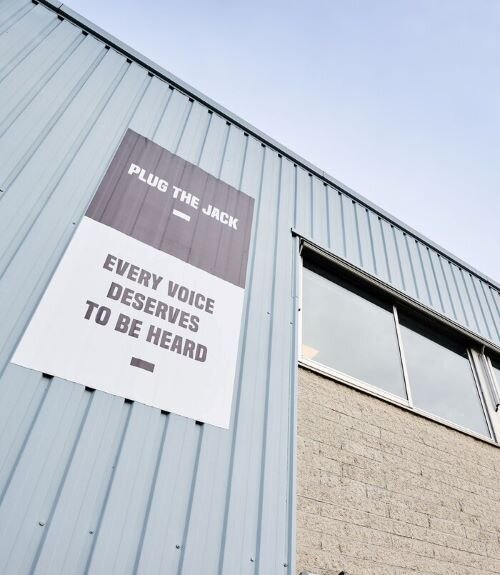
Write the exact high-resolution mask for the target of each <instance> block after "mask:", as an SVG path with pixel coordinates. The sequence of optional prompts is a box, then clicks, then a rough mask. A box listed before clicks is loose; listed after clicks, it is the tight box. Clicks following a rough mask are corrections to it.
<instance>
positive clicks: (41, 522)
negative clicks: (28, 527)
mask: <svg viewBox="0 0 500 575" xmlns="http://www.w3.org/2000/svg"><path fill="white" fill-rule="evenodd" d="M38 525H40V527H43V526H44V525H45V521H44V520H43V519H40V521H39V522H38Z"/></svg>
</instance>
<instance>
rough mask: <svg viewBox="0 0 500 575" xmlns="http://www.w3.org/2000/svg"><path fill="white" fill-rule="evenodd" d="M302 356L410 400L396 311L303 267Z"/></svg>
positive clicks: (354, 289)
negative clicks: (395, 322) (397, 328)
mask: <svg viewBox="0 0 500 575" xmlns="http://www.w3.org/2000/svg"><path fill="white" fill-rule="evenodd" d="M303 308H304V313H303V329H302V341H303V347H302V357H304V358H308V359H313V360H314V361H316V362H319V363H322V364H323V365H326V366H329V367H332V368H334V369H335V370H338V371H340V372H342V373H345V374H347V375H350V376H352V377H355V378H357V379H360V380H362V381H364V382H366V383H369V384H371V385H374V386H376V387H379V388H380V389H383V390H385V391H388V392H390V393H393V394H394V395H398V396H399V397H404V398H406V390H405V385H404V379H403V371H402V367H401V359H400V354H399V348H398V340H397V335H396V328H395V324H394V316H393V313H392V307H391V306H386V305H385V304H383V303H382V302H380V301H377V300H376V299H375V298H372V297H371V296H368V295H367V294H366V293H365V294H363V293H362V292H359V290H357V289H356V288H354V287H353V286H350V285H348V284H346V283H344V282H340V280H338V279H335V281H332V280H330V279H327V278H326V277H323V276H322V275H320V274H319V273H315V272H314V271H311V270H310V269H304V283H303Z"/></svg>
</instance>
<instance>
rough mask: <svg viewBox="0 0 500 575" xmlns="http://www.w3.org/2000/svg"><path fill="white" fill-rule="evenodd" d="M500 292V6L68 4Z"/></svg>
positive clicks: (407, 2)
mask: <svg viewBox="0 0 500 575" xmlns="http://www.w3.org/2000/svg"><path fill="white" fill-rule="evenodd" d="M66 4H67V6H69V7H70V8H72V9H74V10H76V11H77V12H79V13H80V14H81V15H83V16H85V17H86V18H88V19H89V20H91V21H92V22H94V23H95V24H97V25H98V26H100V27H101V28H103V29H105V30H106V31H108V32H110V33H111V34H113V35H114V36H116V37H117V38H119V39H120V40H122V41H123V42H126V43H127V44H129V45H130V46H132V47H133V48H134V49H135V50H137V51H139V52H141V53H142V54H144V55H145V56H147V57H148V58H150V59H151V60H153V61H155V62H157V63H158V64H159V65H161V66H162V67H164V68H166V69H167V70H168V71H170V72H172V73H173V74H175V75H176V76H178V77H179V78H181V79H182V80H184V81H185V82H187V83H188V84H190V85H192V86H193V87H194V88H196V89H198V90H199V91H201V92H202V93H204V94H206V95H207V96H208V97H210V98H212V99H213V100H215V101H216V102H218V103H220V104H221V105H223V106H224V107H226V108H228V109H229V110H231V111H232V112H233V113H235V114H237V115H238V116H240V117H241V118H243V119H244V120H246V121H248V122H250V123H251V124H253V125H254V126H255V127H256V128H258V129H259V130H261V131H263V132H265V133H266V134H268V135H269V136H271V137H272V138H274V139H275V140H277V141H278V142H280V143H281V144H283V145H284V146H286V147H288V148H290V149H291V150H293V151H294V152H296V153H297V154H299V155H301V156H303V157H304V158H305V159H307V160H308V161H310V162H312V163H313V164H316V165H317V166H318V167H319V168H321V169H322V170H324V171H326V172H327V173H329V174H331V175H332V176H333V177H335V178H336V179H338V180H340V181H341V182H343V183H344V184H346V185H347V186H349V187H350V188H352V189H354V190H356V191H357V192H358V193H360V194H362V195H363V196H365V197H366V198H368V199H369V200H371V201H372V202H374V203H376V204H377V205H379V206H380V207H381V208H382V209H384V210H386V211H387V212H389V213H391V214H393V215H394V216H396V217H397V218H399V219H400V220H402V221H403V222H405V223H406V224H408V225H409V226H411V227H413V228H414V229H416V230H417V231H419V232H420V233H422V234H423V235H425V236H427V237H428V238H430V239H431V240H432V241H434V242H436V243H437V244H439V245H441V246H442V247H443V248H445V249H446V250H448V251H450V252H452V253H453V254H455V255H456V256H457V257H458V258H460V259H462V260H464V261H465V262H467V263H468V264H470V265H471V266H473V267H475V268H476V269H478V270H479V271H481V272H483V273H484V274H486V275H488V276H490V277H491V278H493V279H494V280H495V281H496V282H497V283H500V217H499V216H500V73H499V65H500V2H499V1H498V0H467V1H466V0H439V1H436V0H377V1H373V0H309V1H307V2H304V1H297V0H287V1H282V0H267V1H263V0H252V1H251V2H249V1H248V0H247V1H243V0H233V1H230V0H212V1H211V2H208V1H206V0H205V1H201V0H185V1H183V2H179V1H177V2H174V1H173V0H162V1H161V2H160V1H159V0H157V1H154V0H141V1H140V2H138V1H137V0H120V1H118V0H99V1H97V0H68V1H67V2H66Z"/></svg>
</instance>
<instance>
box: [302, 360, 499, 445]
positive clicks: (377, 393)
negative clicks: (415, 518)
mask: <svg viewBox="0 0 500 575" xmlns="http://www.w3.org/2000/svg"><path fill="white" fill-rule="evenodd" d="M299 367H303V368H304V369H307V370H309V371H312V372H314V373H317V374H319V375H322V376H324V377H326V378H328V379H331V380H333V381H335V382H337V383H340V384H341V385H346V386H347V387H351V388H353V389H356V390H357V391H360V392H362V393H365V394H367V395H371V396H373V397H376V398H377V399H381V400H382V401H385V402H386V403H390V404H391V405H395V406H396V407H399V408H401V409H404V410H405V411H408V412H410V413H413V414H415V415H419V416H420V417H423V418H424V419H427V420H429V421H433V422H434V423H439V424H440V425H443V426H444V427H447V428H448V429H452V430H454V431H458V432H459V433H463V434H464V435H468V436H469V437H473V438H474V439H478V440H479V441H483V442H484V443H488V444H489V445H492V446H494V447H500V445H499V444H498V443H496V442H495V441H493V440H492V439H491V438H489V437H486V436H485V435H480V434H479V433H475V432H474V431H471V430H469V429H466V428H464V427H461V426H460V425H456V424H454V423H452V422H450V421H447V420H445V419H441V418H440V417H437V416H436V415H432V414H430V413H428V412H426V411H423V410H421V409H418V408H416V407H412V406H411V405H410V404H409V403H408V401H407V400H406V399H403V398H401V397H398V396H396V395H393V394H391V393H388V392H385V391H383V390H380V389H378V388H375V387H372V386H370V385H368V384H366V383H363V382H360V381H359V380H357V379H354V378H351V377H349V376H347V375H345V374H342V373H340V372H337V371H335V370H333V369H330V368H328V367H326V366H324V365H321V364H319V363H316V362H315V361H312V360H310V359H304V358H301V359H299Z"/></svg>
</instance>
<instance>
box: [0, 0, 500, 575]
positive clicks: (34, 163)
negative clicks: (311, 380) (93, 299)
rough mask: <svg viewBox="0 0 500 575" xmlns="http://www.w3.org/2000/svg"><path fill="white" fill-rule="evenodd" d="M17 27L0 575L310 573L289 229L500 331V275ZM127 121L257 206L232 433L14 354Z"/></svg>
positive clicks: (176, 93) (3, 298) (3, 25)
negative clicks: (297, 465)
mask: <svg viewBox="0 0 500 575" xmlns="http://www.w3.org/2000/svg"><path fill="white" fill-rule="evenodd" d="M60 11H61V13H63V14H64V15H65V16H68V17H69V19H70V20H71V19H74V20H75V19H76V20H78V21H80V19H79V18H78V17H77V16H76V15H74V14H73V13H71V12H70V11H66V10H65V8H64V7H62V8H61V10H60ZM81 22H82V26H84V27H88V23H86V22H85V21H84V20H83V19H81ZM0 34H1V35H0V189H1V192H0V248H1V249H0V274H1V275H0V318H1V322H0V370H2V372H3V375H2V377H1V380H0V398H1V400H0V434H1V435H0V437H1V439H0V572H1V573H6V574H16V575H17V574H24V573H32V572H36V573H50V574H58V573H60V574H68V573H72V574H73V573H75V574H79V573H86V572H88V573H99V574H101V573H106V574H107V573H120V574H122V573H123V574H125V573H143V574H148V575H149V574H154V573H167V574H171V573H178V574H182V575H191V574H198V573H200V574H201V573H203V574H204V575H211V574H219V573H221V574H222V573H223V574H225V575H236V574H238V575H246V574H259V575H275V574H277V573H292V572H293V563H294V558H293V556H294V532H293V524H294V498H293V494H294V476H295V471H294V441H295V439H294V426H295V407H294V406H295V401H296V396H295V391H296V370H297V368H296V364H297V349H296V347H297V337H296V309H297V301H296V295H297V294H296V286H297V270H298V261H297V260H298V258H297V246H296V245H295V242H296V240H294V239H293V238H292V235H291V232H290V229H291V228H292V227H293V228H295V229H296V230H298V231H299V232H300V233H301V234H303V235H304V236H306V237H308V238H310V239H311V240H312V241H314V242H316V243H318V244H320V245H322V246H324V247H326V248H328V249H330V250H331V251H333V252H334V253H336V254H338V255H340V256H341V257H344V258H346V259H347V260H349V261H350V262H352V263H354V264H356V265H358V266H360V267H362V268H363V269H365V270H367V271H368V272H370V273H373V274H374V275H377V276H378V277H380V278H381V279H383V280H385V281H387V282H389V283H391V284H392V285H394V286H396V287H397V288H399V289H401V290H403V291H405V292H407V293H408V294H410V295H412V296H413V297H415V298H417V299H419V300H420V301H422V302H423V303H425V304H427V305H429V306H431V307H433V308H435V309H436V310H438V311H439V312H441V313H443V314H445V315H447V316H448V317H450V318H452V319H454V320H456V321H458V322H459V323H461V324H463V325H464V326H466V327H468V328H469V329H471V330H473V331H476V332H478V333H480V334H482V335H483V336H484V337H485V338H488V339H491V340H492V341H495V342H497V343H498V342H499V341H500V331H499V330H500V313H499V307H500V296H499V292H498V289H497V287H496V286H494V285H492V284H491V282H490V283H489V282H488V281H487V280H486V279H485V278H482V277H480V276H479V275H478V274H477V273H475V272H474V273H472V272H471V271H469V270H468V269H466V268H465V267H464V265H463V264H458V263H455V262H454V261H453V260H452V259H450V256H448V255H446V254H444V253H443V252H441V253H440V252H439V251H437V250H436V249H435V247H433V246H432V245H430V244H429V243H428V242H427V241H424V240H422V239H419V238H417V237H415V236H414V235H413V233H411V232H410V231H405V230H404V229H403V228H402V227H401V225H400V224H398V223H395V220H392V221H391V220H390V219H389V218H388V217H387V216H386V215H385V214H384V213H383V212H382V211H380V210H377V209H376V208H374V207H373V206H371V205H370V204H368V203H367V202H363V201H362V200H360V199H359V198H358V197H357V196H355V195H352V194H351V192H349V193H348V192H345V191H343V190H342V189H341V188H340V187H339V185H338V183H337V182H335V181H334V180H333V179H331V178H329V177H327V176H326V175H325V174H323V173H321V172H320V171H319V170H317V169H316V168H314V167H313V166H310V165H308V164H307V163H306V162H305V161H303V160H301V159H299V158H294V157H293V156H292V155H291V153H290V152H289V151H287V150H285V149H281V148H279V147H278V145H277V144H276V143H274V142H272V141H271V140H270V139H268V138H267V139H266V140H265V141H264V139H263V135H262V134H260V132H258V131H257V130H255V129H253V128H251V127H250V126H247V125H246V124H245V123H244V122H243V121H241V120H239V119H238V118H236V117H232V116H231V115H230V114H229V113H228V112H227V111H225V110H223V109H222V108H219V107H217V106H216V105H215V104H213V103H212V102H210V101H209V100H208V99H205V98H202V97H198V94H196V93H195V92H194V91H192V90H189V89H188V88H186V87H183V85H182V84H181V83H180V82H179V81H177V80H176V79H175V78H171V82H172V83H173V84H174V85H175V86H176V87H174V85H171V86H170V85H169V83H168V82H167V81H165V79H164V78H163V79H162V78H161V77H162V76H165V74H166V73H165V72H164V71H162V70H160V69H158V76H160V77H158V76H157V75H155V74H151V73H150V72H148V70H151V69H152V64H151V63H149V62H148V61H146V60H144V61H143V64H141V63H138V62H137V61H136V55H135V54H133V53H129V55H130V57H131V58H130V59H129V60H127V55H125V54H123V53H120V52H119V51H117V50H115V49H114V48H113V47H111V48H110V49H107V48H106V44H105V43H104V42H103V41H102V38H100V36H101V35H102V34H101V32H100V31H99V30H96V32H95V34H94V32H92V31H90V33H89V34H86V35H85V34H84V33H82V29H81V28H80V26H79V25H78V23H75V22H70V21H68V19H67V18H65V19H64V20H63V21H61V20H60V19H58V14H57V12H55V11H54V10H53V9H49V8H48V7H46V6H43V5H41V4H38V5H35V4H33V3H32V2H30V1H28V0H0ZM96 35H97V36H98V37H96ZM108 42H109V43H113V40H112V39H111V38H110V39H108ZM179 87H180V88H181V89H178V88H179ZM184 92H186V93H184ZM187 92H189V93H187ZM127 127H130V128H132V129H133V130H135V131H137V132H139V133H141V134H143V135H144V136H146V137H148V138H150V139H152V140H154V141H155V142H156V143H158V144H159V145H161V146H163V147H165V148H167V149H168V150H170V151H172V152H174V153H176V154H178V155H180V156H182V157H183V158H185V159H186V160H188V161H190V162H193V163H195V164H197V165H199V166H200V167H201V168H203V169H204V170H206V171H207V172H209V173H211V174H213V175H214V176H217V177H219V178H221V179H222V180H224V181H225V182H227V183H228V184H231V185H232V186H235V187H236V188H239V189H241V190H242V191H244V192H245V193H247V194H249V195H251V196H253V197H254V198H255V199H256V206H255V213H256V218H255V221H254V228H253V237H252V242H251V254H250V260H249V270H248V284H247V290H246V301H245V307H244V318H243V322H244V323H243V328H242V337H241V344H240V360H239V368H238V370H239V371H238V378H237V382H236V386H235V395H234V400H233V414H232V421H231V426H230V430H229V431H225V430H222V429H218V428H215V427H212V426H209V425H204V426H200V425H197V424H195V422H194V421H192V420H188V419H185V418H183V417H180V416H176V415H166V414H163V413H161V412H160V411H159V410H157V409H154V408H150V407H146V406H144V405H141V404H138V403H128V402H126V401H124V400H123V399H121V398H117V397H113V396H109V395H107V394H105V393H101V392H91V391H88V390H86V389H85V388H83V387H82V386H79V385H76V384H72V383H68V382H66V381H62V380H59V379H57V378H55V379H52V380H49V379H46V378H44V377H43V376H42V374H40V373H36V372H33V371H30V370H27V369H24V368H20V367H17V366H14V365H12V364H9V363H8V362H9V359H10V357H11V355H12V353H13V351H14V349H15V346H16V343H17V341H18V340H19V338H20V337H21V335H22V333H23V330H24V328H25V326H26V325H27V323H28V322H29V319H30V317H31V315H32V313H33V311H34V309H35V307H36V304H37V302H38V300H39V298H40V297H41V295H42V294H43V291H44V289H45V287H46V285H47V283H48V281H49V280H50V277H51V275H52V274H53V272H54V269H55V267H56V266H57V263H58V261H59V259H60V257H61V255H62V253H63V252H64V250H65V247H66V246H67V244H68V242H69V240H70V238H71V236H72V233H73V231H74V230H75V226H76V225H77V223H78V221H79V219H80V218H81V216H82V215H83V213H84V212H85V209H86V206H87V204H88V202H89V200H90V199H91V197H92V196H93V194H94V192H95V190H96V188H97V185H98V183H99V181H100V180H101V178H102V176H103V174H104V172H105V170H106V167H107V165H108V163H109V161H110V160H111V157H112V156H113V153H114V151H115V149H116V147H117V145H118V143H119V142H120V140H121V138H122V136H123V134H124V133H125V130H126V129H127ZM280 149H281V152H280V151H279V150H280Z"/></svg>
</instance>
